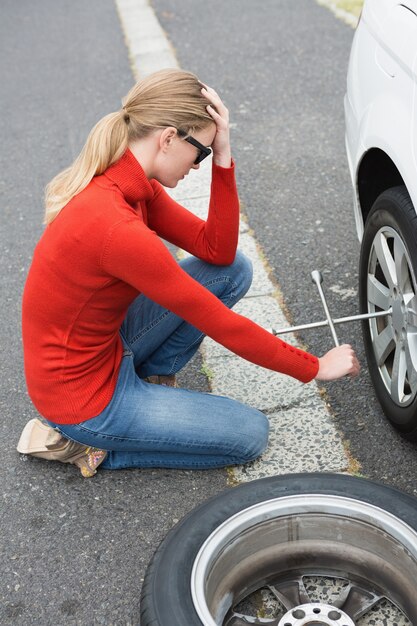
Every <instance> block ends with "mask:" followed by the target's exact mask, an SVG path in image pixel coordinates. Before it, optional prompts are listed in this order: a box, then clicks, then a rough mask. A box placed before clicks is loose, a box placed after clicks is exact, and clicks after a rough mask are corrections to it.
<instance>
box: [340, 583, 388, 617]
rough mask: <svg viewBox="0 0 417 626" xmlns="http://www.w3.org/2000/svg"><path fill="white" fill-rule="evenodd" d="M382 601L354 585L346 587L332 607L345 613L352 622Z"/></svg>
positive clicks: (377, 596)
mask: <svg viewBox="0 0 417 626" xmlns="http://www.w3.org/2000/svg"><path fill="white" fill-rule="evenodd" d="M382 599H383V597H382V596H379V595H376V594H375V593H372V592H371V591H365V589H360V588H359V587H356V586H355V585H348V587H346V589H344V591H343V595H342V596H341V597H340V598H339V600H338V601H336V602H334V605H335V606H336V607H337V608H339V609H342V610H343V611H344V612H345V613H347V615H349V617H351V618H352V620H357V619H359V618H360V617H362V615H365V613H367V612H368V611H369V610H370V609H372V607H374V606H375V605H376V604H378V602H379V601H380V600H382Z"/></svg>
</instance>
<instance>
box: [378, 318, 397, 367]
mask: <svg viewBox="0 0 417 626" xmlns="http://www.w3.org/2000/svg"><path fill="white" fill-rule="evenodd" d="M394 348H395V336H394V331H393V328H392V326H386V328H384V330H383V331H382V332H381V333H380V334H379V335H378V336H377V337H376V338H375V339H374V341H373V349H374V354H375V358H376V361H377V364H378V367H382V365H384V363H385V361H386V360H387V357H388V356H389V355H390V354H391V352H392V351H393V350H394Z"/></svg>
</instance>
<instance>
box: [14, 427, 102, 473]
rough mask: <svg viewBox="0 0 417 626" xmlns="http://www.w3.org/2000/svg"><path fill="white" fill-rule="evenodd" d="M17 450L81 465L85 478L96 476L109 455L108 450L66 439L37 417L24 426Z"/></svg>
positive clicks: (42, 457) (51, 459)
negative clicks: (99, 467) (98, 468)
mask: <svg viewBox="0 0 417 626" xmlns="http://www.w3.org/2000/svg"><path fill="white" fill-rule="evenodd" d="M17 451H18V452H20V453H21V454H28V455H30V456H35V457H38V458H41V459H47V460H49V461H61V463H72V464H73V465H76V466H77V467H79V469H80V471H81V474H82V475H83V476H84V478H90V477H91V476H94V474H96V473H97V467H98V466H99V465H100V464H101V463H102V462H103V461H104V459H105V458H106V455H107V451H106V450H99V449H97V448H92V447H90V446H85V445H84V444H82V443H77V442H76V441H71V440H70V439H66V438H65V437H64V436H63V435H61V433H60V432H58V431H57V430H55V429H54V428H52V427H51V426H48V425H47V424H44V423H43V422H41V420H39V419H36V418H35V419H32V420H30V421H29V422H28V423H27V424H26V426H25V427H24V429H23V432H22V434H21V436H20V439H19V443H18V444H17Z"/></svg>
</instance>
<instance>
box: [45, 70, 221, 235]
mask: <svg viewBox="0 0 417 626" xmlns="http://www.w3.org/2000/svg"><path fill="white" fill-rule="evenodd" d="M202 86H203V85H202V83H201V82H200V81H199V80H198V78H197V77H196V76H195V75H194V74H192V73H191V72H185V71H183V70H176V69H166V70H160V71H159V72H155V73H154V74H151V75H150V76H148V77H146V78H144V79H143V80H142V81H140V82H138V83H136V85H134V86H133V87H132V89H131V90H130V91H129V93H128V94H127V96H126V98H124V99H123V108H122V109H121V111H118V112H117V113H110V114H109V115H106V117H103V119H101V120H100V121H99V122H98V123H97V124H96V125H95V126H94V128H93V130H92V131H91V133H90V134H89V136H88V139H87V141H86V144H85V146H84V148H83V149H82V151H81V153H80V155H79V156H78V157H77V158H76V159H75V161H74V163H73V164H72V165H71V166H70V167H68V168H67V169H66V170H64V171H63V172H61V173H60V174H58V175H57V176H55V178H53V179H52V180H51V182H50V183H49V185H48V186H47V187H46V190H45V207H46V208H45V220H44V222H45V224H49V223H50V222H52V220H54V219H55V217H56V216H57V215H58V213H59V212H60V210H61V209H62V208H63V207H64V206H65V205H66V204H67V203H68V202H69V201H70V200H71V198H73V197H74V196H75V195H76V194H77V193H79V192H80V191H82V190H83V189H85V187H87V185H88V184H89V183H90V181H91V180H92V179H93V178H94V176H98V175H100V174H103V172H105V171H106V169H107V168H108V167H109V166H110V165H112V164H113V163H115V162H116V161H118V160H119V159H120V158H121V157H122V156H123V154H124V152H125V151H126V149H127V147H128V144H129V142H130V141H135V140H137V139H141V138H143V137H146V136H147V135H148V134H149V133H151V132H154V131H155V130H156V129H158V128H166V127H170V126H172V127H174V128H176V129H178V130H182V131H183V132H190V133H192V132H195V131H198V130H201V129H203V128H206V127H207V126H209V125H210V124H212V123H213V118H212V117H211V116H210V115H209V113H208V112H207V110H206V107H207V100H206V98H205V97H204V96H203V95H202V93H201V88H202Z"/></svg>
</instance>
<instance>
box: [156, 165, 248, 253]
mask: <svg viewBox="0 0 417 626" xmlns="http://www.w3.org/2000/svg"><path fill="white" fill-rule="evenodd" d="M152 187H153V188H154V192H155V195H154V197H153V199H152V200H151V201H150V202H148V203H147V210H148V224H149V227H150V228H151V229H152V230H154V231H155V232H156V233H158V235H159V236H160V237H162V238H163V239H166V240H167V241H170V242H171V243H173V244H175V245H176V246H178V247H179V248H182V249H183V250H186V251H187V252H189V253H190V254H192V255H193V256H196V257H197V258H199V259H202V260H203V261H207V262H208V263H212V264H214V265H230V264H231V263H233V261H234V258H235V254H236V249H237V242H238V237H239V198H238V194H237V189H236V182H235V174H234V163H233V162H232V166H231V167H230V168H223V167H219V166H218V165H216V164H215V163H213V169H212V181H211V193H210V204H209V211H208V216H207V220H206V221H204V220H201V219H200V218H198V217H197V216H196V215H194V214H193V213H191V212H190V211H187V209H185V208H184V207H183V206H181V205H180V204H178V203H177V202H175V200H173V199H172V198H171V197H170V196H169V195H168V194H167V192H166V191H165V190H164V188H163V187H162V186H161V185H160V184H159V183H158V182H156V181H155V180H154V181H152Z"/></svg>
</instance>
